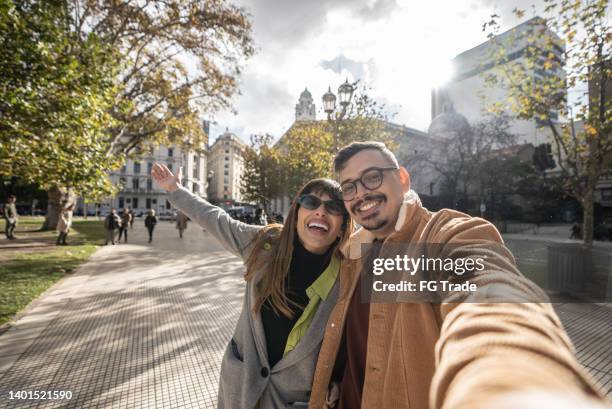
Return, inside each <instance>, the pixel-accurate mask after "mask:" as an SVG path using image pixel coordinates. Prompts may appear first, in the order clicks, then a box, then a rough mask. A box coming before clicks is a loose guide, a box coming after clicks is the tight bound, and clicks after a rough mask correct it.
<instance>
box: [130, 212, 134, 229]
mask: <svg viewBox="0 0 612 409" xmlns="http://www.w3.org/2000/svg"><path fill="white" fill-rule="evenodd" d="M133 228H134V211H133V210H132V209H130V230H132V229H133Z"/></svg>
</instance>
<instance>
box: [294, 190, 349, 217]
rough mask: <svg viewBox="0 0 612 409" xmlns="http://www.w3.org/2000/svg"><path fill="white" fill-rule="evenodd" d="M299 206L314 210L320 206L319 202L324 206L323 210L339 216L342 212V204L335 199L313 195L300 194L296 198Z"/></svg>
mask: <svg viewBox="0 0 612 409" xmlns="http://www.w3.org/2000/svg"><path fill="white" fill-rule="evenodd" d="M298 203H299V204H300V206H302V207H303V208H305V209H308V210H316V209H318V208H319V206H321V203H323V205H324V206H325V210H326V211H327V213H329V214H333V215H335V216H339V215H341V214H342V209H343V208H344V206H343V205H342V203H339V202H338V201H336V200H321V199H319V198H318V197H317V196H315V195H310V194H309V195H302V196H300V199H299V200H298Z"/></svg>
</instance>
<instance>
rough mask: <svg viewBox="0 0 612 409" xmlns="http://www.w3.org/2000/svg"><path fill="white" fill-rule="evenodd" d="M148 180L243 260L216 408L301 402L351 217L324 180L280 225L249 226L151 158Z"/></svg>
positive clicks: (310, 186)
mask: <svg viewBox="0 0 612 409" xmlns="http://www.w3.org/2000/svg"><path fill="white" fill-rule="evenodd" d="M151 174H152V176H153V178H154V180H155V181H156V182H157V183H158V184H159V185H161V186H162V187H163V188H165V189H166V190H168V191H169V192H170V193H171V194H170V198H169V200H170V203H172V204H173V205H174V206H175V207H177V208H178V209H180V211H182V212H184V213H185V214H187V216H189V217H190V218H191V220H193V221H194V222H196V223H198V224H199V225H200V226H202V227H204V228H205V229H206V230H207V231H208V232H209V233H210V234H212V235H213V236H214V237H215V238H216V239H217V240H219V241H220V242H221V243H222V244H223V245H224V246H225V247H226V248H227V249H228V250H230V251H231V252H232V253H234V254H235V255H237V256H240V257H241V258H242V259H243V260H244V261H245V264H246V270H247V271H246V275H245V279H246V281H247V285H246V290H245V296H244V304H243V307H242V311H241V313H240V317H239V319H238V324H237V326H236V329H235V331H234V336H233V337H232V339H231V341H230V343H229V345H228V346H227V349H226V351H225V355H224V356H223V361H222V363H221V379H220V385H219V402H218V407H219V408H231V409H236V408H237V409H240V408H244V409H253V408H255V407H258V408H260V409H273V408H274V409H276V408H298V407H306V406H307V402H308V400H309V398H310V388H311V385H312V379H313V376H314V370H315V366H316V361H317V356H318V354H319V349H320V347H321V342H322V339H323V330H324V329H325V326H326V323H327V319H328V318H329V314H330V312H331V310H332V308H333V306H334V304H335V302H336V299H337V297H338V284H337V280H336V278H337V276H338V271H339V269H340V253H339V251H338V247H339V245H341V244H342V243H344V242H345V240H347V239H348V237H349V235H350V233H351V228H352V222H351V220H350V217H349V215H348V213H347V212H346V210H345V208H344V204H343V202H342V200H341V199H340V187H339V185H338V184H337V183H336V182H334V181H332V180H329V179H315V180H312V181H310V182H308V183H307V184H306V185H305V186H304V187H303V188H302V190H301V191H300V193H298V195H297V198H296V200H294V201H293V203H292V205H291V208H290V209H289V214H288V216H287V222H286V224H285V225H284V226H282V225H280V224H273V225H268V226H256V225H248V224H246V223H242V222H240V221H237V220H234V219H232V218H231V217H230V216H229V215H228V214H227V213H226V212H225V211H223V210H222V209H221V208H219V207H216V206H213V205H211V204H210V203H208V202H206V201H204V200H202V199H201V198H199V197H196V196H194V195H193V194H191V193H190V192H189V191H188V190H186V189H184V188H181V186H180V183H179V181H180V180H182V169H181V170H179V172H178V175H176V176H174V175H173V174H172V172H170V171H169V170H168V168H167V167H165V166H163V165H159V164H156V165H155V166H154V167H153V170H152V172H151Z"/></svg>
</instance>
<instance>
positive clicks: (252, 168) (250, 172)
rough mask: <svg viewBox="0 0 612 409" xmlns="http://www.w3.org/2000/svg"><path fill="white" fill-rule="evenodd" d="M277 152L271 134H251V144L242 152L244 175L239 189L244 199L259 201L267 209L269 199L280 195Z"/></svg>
mask: <svg viewBox="0 0 612 409" xmlns="http://www.w3.org/2000/svg"><path fill="white" fill-rule="evenodd" d="M279 170H280V163H279V152H278V151H277V150H276V149H275V148H274V147H273V137H272V136H271V135H268V134H265V135H251V146H250V147H249V148H247V149H246V151H245V154H244V175H243V177H242V184H241V187H240V190H241V192H242V194H243V195H244V197H245V199H246V200H248V201H251V202H259V203H261V204H262V205H263V207H264V208H265V209H266V210H268V205H269V204H270V200H271V199H272V198H274V197H278V196H279V195H280V190H281V175H280V173H279Z"/></svg>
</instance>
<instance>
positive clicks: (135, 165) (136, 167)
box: [134, 162, 140, 175]
mask: <svg viewBox="0 0 612 409" xmlns="http://www.w3.org/2000/svg"><path fill="white" fill-rule="evenodd" d="M139 173H140V162H134V174H136V175H137V174H139Z"/></svg>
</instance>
